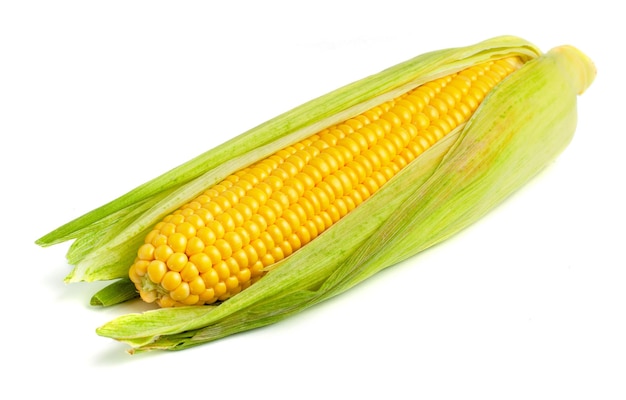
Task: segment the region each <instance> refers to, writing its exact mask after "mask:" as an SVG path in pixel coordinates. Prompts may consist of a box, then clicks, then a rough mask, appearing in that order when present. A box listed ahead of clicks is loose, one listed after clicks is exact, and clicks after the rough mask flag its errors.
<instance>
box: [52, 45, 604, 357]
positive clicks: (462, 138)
mask: <svg viewBox="0 0 626 400" xmlns="http://www.w3.org/2000/svg"><path fill="white" fill-rule="evenodd" d="M510 55H519V56H520V57H522V58H523V59H524V61H527V62H526V64H525V65H524V66H523V67H522V68H521V69H520V70H519V71H517V72H515V73H513V74H512V75H511V76H510V77H508V78H506V79H505V80H504V81H503V82H502V83H501V84H499V85H498V86H497V87H496V88H495V89H494V90H493V91H492V92H491V93H490V94H489V95H488V96H487V97H486V99H485V100H484V102H483V104H482V105H481V106H480V107H479V108H478V110H477V111H476V113H475V114H474V115H473V116H472V118H471V119H470V121H469V122H468V123H467V124H466V125H464V126H462V127H459V128H458V129H457V130H455V132H453V133H452V134H450V135H448V136H447V137H446V138H445V139H444V140H443V141H441V142H439V143H438V144H437V145H435V146H433V147H432V148H431V149H430V150H428V151H427V152H425V153H424V154H423V155H422V156H421V157H420V158H418V159H417V160H415V161H414V162H413V163H411V164H410V165H409V166H408V167H406V168H405V169H404V170H403V171H402V172H401V173H400V174H398V175H397V176H396V177H394V178H393V179H392V180H391V181H389V182H388V183H387V184H386V185H385V186H384V187H383V188H382V189H381V190H380V191H379V192H377V193H376V194H375V195H374V196H372V197H371V198H370V199H369V200H367V201H366V202H364V203H363V204H362V205H361V206H359V207H358V208H357V209H355V210H354V211H353V212H352V213H350V214H349V215H347V216H346V217H344V218H343V219H342V220H340V221H339V222H338V223H337V224H336V225H334V226H333V227H332V228H330V229H329V230H327V231H326V232H324V233H323V234H322V235H320V236H319V237H318V238H317V239H316V240H314V241H312V242H311V243H310V244H308V245H307V246H305V247H303V248H302V249H300V250H298V251H297V252H296V253H294V254H293V255H291V256H290V257H288V258H286V259H284V260H282V261H281V262H279V263H278V264H277V265H276V267H275V268H274V269H273V270H272V271H271V272H270V273H269V274H267V275H266V276H265V277H264V278H263V279H261V280H260V281H259V282H257V283H256V284H254V285H252V286H251V287H250V288H248V289H246V290H245V291H243V292H241V293H239V294H238V295H236V296H234V297H232V298H231V299H229V300H227V301H225V302H223V303H222V304H220V305H218V306H207V307H181V308H172V309H159V310H154V311H148V312H145V313H142V314H128V315H124V316H121V317H119V318H117V319H115V320H113V321H111V322H109V323H107V324H105V325H103V326H102V327H100V328H98V330H97V333H98V334H100V335H102V336H106V337H110V338H114V339H116V340H120V341H123V342H126V343H128V344H129V345H130V346H131V347H132V349H133V350H134V351H145V350H152V349H168V350H178V349H184V348H188V347H191V346H195V345H198V344H201V343H205V342H209V341H213V340H216V339H219V338H221V337H224V336H227V335H230V334H233V333H237V332H241V331H245V330H250V329H253V328H256V327H260V326H264V325H268V324H271V323H274V322H277V321H279V320H281V319H284V318H286V317H288V316H289V315H292V314H294V313H297V312H299V311H302V310H303V309H305V308H307V307H310V306H312V305H314V304H316V303H318V302H320V301H323V300H325V299H328V298H330V297H332V296H335V295H337V294H339V293H341V292H343V291H345V290H347V289H349V288H350V287H352V286H353V285H355V284H357V283H359V282H361V281H362V280H364V279H366V278H367V277H369V276H371V275H373V274H375V273H377V272H378V271H380V270H382V269H384V268H387V267H389V266H391V265H393V264H395V263H397V262H399V261H401V260H404V259H406V258H407V257H410V256H412V255H415V254H417V253H419V252H420V251H422V250H424V249H426V248H428V247H430V246H432V245H434V244H436V243H438V242H440V241H442V240H444V239H446V238H448V237H450V236H451V235H453V234H455V233H456V232H458V231H459V230H461V229H463V228H465V227H466V226H468V225H469V224H471V223H472V222H474V221H476V220H477V219H479V218H480V217H481V216H483V215H484V214H485V213H486V212H488V211H489V210H490V209H492V208H493V207H494V206H495V205H497V204H498V203H499V202H501V201H502V200H503V199H504V198H506V197H507V196H509V195H510V194H511V193H513V192H514V191H515V190H517V189H518V188H519V187H521V186H522V185H523V184H524V183H526V182H527V181H528V180H529V179H530V178H531V177H532V176H534V175H535V174H536V173H537V172H538V171H540V170H541V169H542V168H543V167H544V166H545V165H546V164H547V163H549V162H550V161H551V160H552V159H554V157H556V156H557V155H558V154H559V153H560V152H561V151H562V150H563V149H564V148H565V146H566V145H567V144H568V143H569V141H570V139H571V137H572V135H573V133H574V130H575V125H576V94H577V93H582V92H583V91H584V90H585V89H586V88H587V87H588V86H589V85H590V84H591V82H592V80H593V77H594V76H595V68H594V67H593V64H592V63H591V61H590V60H589V59H588V58H587V57H586V56H584V55H583V54H582V53H580V52H579V51H578V50H576V49H574V48H572V47H568V46H564V47H560V48H557V49H555V50H553V51H550V52H549V53H547V54H545V55H541V54H540V52H539V51H538V50H537V49H536V48H535V47H534V46H533V45H531V44H529V43H528V42H525V41H523V40H522V39H518V38H514V37H500V38H495V39H491V40H488V41H485V42H482V43H479V44H477V45H474V46H469V47H465V48H458V49H448V50H442V51H437V52H432V53H428V54H425V55H422V56H419V57H416V58H415V59H413V60H409V61H407V62H406V63H403V64H399V65H398V66H395V67H392V68H390V69H388V70H386V71H383V72H382V73H380V74H378V75H375V76H373V77H369V78H366V79H364V80H361V81H358V82H356V83H354V84H351V85H348V86H346V87H344V88H341V89H339V90H337V91H335V92H332V93H330V94H328V95H326V96H322V97H320V98H319V99H316V100H313V101H312V102H310V103H307V104H305V105H303V106H301V107H299V108H296V109H294V110H293V111H291V112H288V113H286V114H283V115H282V116H280V117H277V118H276V119H274V120H271V121H269V122H268V123H267V124H264V125H261V126H259V127H257V128H254V129H252V130H251V131H249V132H248V133H246V134H244V135H242V136H240V137H238V138H236V139H233V141H231V142H227V143H226V144H224V145H223V146H221V147H219V148H217V149H216V150H212V151H210V152H208V153H205V155H204V156H200V158H202V157H206V159H205V162H209V163H211V162H213V156H215V157H217V158H218V159H219V160H220V161H219V162H217V163H216V164H215V165H218V167H215V166H211V167H207V168H208V169H207V170H204V169H202V168H201V167H199V166H198V165H201V164H202V162H199V161H198V159H196V160H195V161H192V162H191V164H189V165H187V166H186V167H185V166H184V167H182V168H181V169H179V170H174V171H175V172H173V173H172V174H174V175H175V176H176V178H177V179H179V181H182V180H184V179H190V180H189V182H190V183H188V184H186V185H182V186H179V187H169V188H167V189H165V190H166V191H169V193H166V192H159V191H158V190H157V188H158V183H159V181H160V180H161V182H162V181H165V180H166V178H157V180H156V181H153V183H148V184H147V187H148V189H142V188H140V189H139V190H138V191H137V193H134V192H131V193H130V194H129V195H127V198H126V199H124V198H122V200H116V201H113V202H111V203H109V204H108V205H106V206H104V209H98V210H95V211H94V212H93V214H92V215H91V216H90V214H87V216H84V217H81V218H79V219H77V220H75V221H73V222H70V223H69V224H68V225H66V226H64V227H61V228H59V230H58V231H55V232H56V233H55V232H52V233H51V234H49V235H46V236H45V237H44V238H42V239H41V240H40V242H41V244H53V243H55V242H57V241H59V240H64V239H67V238H70V237H73V236H76V233H75V232H74V231H81V230H82V231H84V232H87V235H86V236H85V237H86V238H89V237H90V236H93V235H95V234H96V232H97V231H98V230H100V229H105V230H107V229H108V231H109V234H108V235H109V236H108V238H107V240H108V242H106V241H103V242H98V243H96V244H95V245H94V246H93V250H92V251H86V250H85V249H84V248H83V249H81V251H80V253H81V256H82V258H81V259H80V260H79V261H78V262H77V266H76V269H75V271H74V273H73V275H71V277H70V280H71V281H73V280H97V279H111V278H117V277H121V276H123V275H124V274H126V272H127V265H126V266H125V268H124V269H122V268H121V267H120V266H119V265H120V264H119V263H120V262H121V260H122V259H123V258H124V257H127V256H128V255H127V254H126V252H127V251H134V250H135V249H136V247H134V248H132V250H131V248H130V247H129V248H128V249H127V247H128V246H129V245H128V244H127V243H128V242H129V241H130V242H133V241H134V238H136V237H141V235H143V233H144V231H145V229H147V228H148V227H149V226H150V225H152V224H153V223H154V222H155V221H156V219H157V218H159V217H160V216H161V215H162V214H163V213H166V212H168V211H170V210H171V209H172V208H176V207H177V206H178V205H180V204H181V203H183V202H185V201H186V200H187V199H189V198H191V197H193V196H195V195H196V194H197V193H198V192H199V191H202V190H203V189H204V187H206V186H207V184H208V185H210V184H212V183H213V182H216V181H218V180H219V179H220V178H222V177H224V176H226V175H227V174H228V173H229V172H232V171H233V170H236V169H239V168H240V167H242V166H245V165H248V164H250V163H252V162H254V161H256V160H258V159H260V158H262V157H264V156H265V155H268V154H270V153H272V152H274V151H275V150H277V149H278V148H280V147H283V146H284V145H285V144H287V143H292V142H294V141H297V140H300V139H301V138H303V137H306V136H308V135H309V134H311V133H313V132H315V131H316V130H318V129H320V128H322V127H324V126H327V125H329V124H332V123H333V122H336V121H339V120H342V119H345V118H346V117H349V116H351V115H354V114H356V113H358V112H360V111H362V110H364V109H366V108H369V107H371V106H372V105H375V104H378V103H380V102H381V101H383V100H385V99H387V98H388V97H394V96H396V95H397V94H399V93H401V92H403V91H406V90H409V89H410V88H412V87H414V86H416V85H419V84H420V83H423V82H425V81H428V80H431V79H434V78H436V77H438V76H441V75H445V74H449V73H452V72H455V71H457V70H459V69H462V68H464V67H466V66H469V65H473V64H476V63H478V62H481V61H485V60H490V59H495V58H502V57H505V56H510ZM246 138H248V139H249V140H250V141H251V143H252V144H251V145H249V146H253V147H249V148H248V149H247V150H241V151H240V152H239V153H238V154H235V153H234V151H235V149H238V147H240V146H241V147H243V146H244V145H248V141H247V139H246ZM246 151H247V152H246ZM207 154H208V156H206V155H207ZM220 157H221V158H220ZM207 160H209V161H207ZM194 163H195V164H194ZM197 164H198V165H197ZM176 171H178V172H176ZM181 171H182V172H181ZM185 171H194V172H193V173H191V172H185ZM198 171H202V172H198ZM183 172H184V173H183ZM194 174H196V175H195V176H199V177H198V178H195V179H194ZM182 176H185V177H184V178H182ZM151 185H152V189H150V187H151ZM150 190H152V191H153V192H154V193H151V194H148V195H145V193H150ZM162 193H165V194H162ZM155 199H156V200H155ZM148 203H153V204H149V205H148ZM138 210H141V211H142V212H143V214H142V215H139V213H138ZM134 213H138V214H137V216H134V215H133V214H134ZM109 215H114V217H110V216H109ZM130 215H133V217H128V216H130ZM103 217H104V218H105V219H109V220H113V219H117V220H118V221H120V222H117V223H113V224H112V225H107V224H106V223H100V224H99V223H98V222H97V221H99V220H100V219H101V218H103ZM81 219H82V220H81ZM94 223H96V224H98V230H92V229H91V227H90V226H93V225H92V224H94ZM126 225H127V226H128V228H127V227H126ZM120 227H121V228H120ZM78 238H79V239H77V241H78V240H81V235H80V232H79V235H78ZM83 240H85V243H87V242H89V241H90V240H89V239H83ZM78 247H80V246H78ZM89 247H90V246H89V245H86V246H85V248H89ZM102 260H104V261H102ZM122 272H123V274H122Z"/></svg>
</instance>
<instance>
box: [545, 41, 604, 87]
mask: <svg viewBox="0 0 626 400" xmlns="http://www.w3.org/2000/svg"><path fill="white" fill-rule="evenodd" d="M549 53H552V54H553V55H554V56H557V57H558V58H559V59H561V60H563V63H562V65H563V66H564V69H565V70H567V72H568V73H570V74H571V78H572V80H571V81H572V82H574V85H575V86H574V87H575V89H576V93H578V94H583V93H584V92H585V91H586V90H587V88H588V87H589V86H591V84H592V83H593V81H594V79H595V77H596V74H597V70H596V66H595V64H594V62H593V61H592V60H591V59H590V58H589V57H588V56H587V55H586V54H585V53H583V52H582V51H580V50H579V49H577V48H576V47H574V46H570V45H563V46H558V47H555V48H553V49H552V50H550V52H549Z"/></svg>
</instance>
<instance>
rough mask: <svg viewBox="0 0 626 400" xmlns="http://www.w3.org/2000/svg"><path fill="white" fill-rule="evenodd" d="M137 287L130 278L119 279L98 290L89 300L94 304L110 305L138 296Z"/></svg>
mask: <svg viewBox="0 0 626 400" xmlns="http://www.w3.org/2000/svg"><path fill="white" fill-rule="evenodd" d="M138 296H139V294H138V293H137V288H135V284H134V283H133V282H131V280H130V279H126V278H124V279H118V280H117V281H115V282H113V283H111V284H110V285H108V286H106V287H104V288H103V289H100V290H99V291H98V292H96V293H95V294H94V295H93V296H92V297H91V300H90V302H89V304H90V305H92V306H102V307H109V306H113V305H116V304H120V303H123V302H125V301H128V300H132V299H134V298H136V297H138Z"/></svg>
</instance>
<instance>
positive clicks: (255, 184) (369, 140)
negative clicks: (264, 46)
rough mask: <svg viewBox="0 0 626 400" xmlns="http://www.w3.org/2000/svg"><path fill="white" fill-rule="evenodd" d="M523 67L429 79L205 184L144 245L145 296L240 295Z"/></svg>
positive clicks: (491, 66) (170, 301) (486, 67)
mask: <svg viewBox="0 0 626 400" xmlns="http://www.w3.org/2000/svg"><path fill="white" fill-rule="evenodd" d="M520 65H521V61H520V60H518V59H517V58H516V57H512V58H508V59H502V60H498V61H490V62H486V63H483V64H479V65H476V66H472V67H470V68H468V69H466V70H462V71H460V72H458V73H455V74H452V75H449V76H445V77H442V78H439V79H436V80H434V81H431V82H427V83H425V84H423V85H421V86H419V87H417V88H415V89H413V90H411V91H409V92H407V93H405V94H403V95H401V96H399V97H398V98H396V99H393V100H390V101H387V102H384V103H382V104H380V105H378V106H376V107H373V108H372V109H370V110H368V111H365V112H364V113H362V114H361V115H358V116H355V117H353V118H350V119H349V120H347V121H345V122H341V123H339V124H336V125H335V126H331V127H329V128H327V129H324V130H323V131H322V132H319V133H318V134H316V135H312V136H311V137H309V138H307V139H305V140H303V141H301V142H299V143H296V144H294V145H291V146H288V147H286V148H284V149H282V150H279V151H277V152H276V153H274V154H273V155H272V156H270V157H268V158H266V159H264V160H261V161H259V162H257V163H256V164H254V165H252V166H250V167H248V168H244V169H243V170H240V171H238V172H236V173H234V174H232V175H230V176H229V177H227V178H226V179H224V180H223V181H222V182H220V183H219V184H217V185H215V186H213V187H212V188H209V189H207V190H206V191H205V192H204V193H203V194H202V195H200V196H198V197H197V198H196V199H194V200H193V201H191V202H189V203H188V204H185V205H183V206H182V207H180V209H178V210H177V211H175V212H174V213H172V214H171V215H169V216H167V217H165V218H164V219H163V221H162V222H161V223H159V224H157V225H156V226H155V227H154V229H153V230H152V231H150V233H149V234H148V235H147V237H146V239H145V243H146V244H144V245H142V246H141V247H140V248H139V250H138V252H137V261H136V262H135V264H133V265H132V266H131V267H130V271H129V275H130V277H131V279H132V281H133V282H135V285H136V287H137V289H138V290H139V292H140V294H141V297H142V298H143V299H144V300H147V301H157V302H158V303H159V305H161V306H162V307H169V306H175V305H190V304H212V303H214V302H216V301H218V300H219V301H223V300H226V299H228V298H229V297H232V296H233V295H234V294H236V293H239V292H240V291H241V290H243V289H245V288H246V287H248V286H249V285H250V284H251V283H253V282H255V281H256V280H258V278H259V277H261V276H263V275H264V273H266V271H267V270H268V269H271V266H272V264H273V263H275V262H277V261H279V260H281V259H283V258H284V257H288V256H289V255H290V254H292V253H293V252H295V251H297V250H298V249H299V248H301V247H302V246H304V245H306V244H307V243H309V242H310V241H311V240H315V238H316V237H317V236H319V235H320V234H321V233H322V232H324V231H325V230H326V229H328V228H329V227H330V226H331V225H332V224H333V223H335V222H337V221H338V220H339V219H341V218H342V217H343V216H345V215H346V214H348V213H349V212H350V211H352V210H353V209H354V208H355V207H357V206H358V205H359V204H361V203H362V202H363V201H365V200H367V198H368V197H370V196H371V195H372V194H374V193H376V191H378V190H379V189H380V188H381V187H382V186H383V185H385V183H386V182H387V181H388V180H389V179H391V178H393V176H394V175H395V174H396V173H398V172H399V171H400V170H401V169H402V168H404V167H405V166H406V165H408V164H409V163H411V162H412V161H413V160H414V159H415V158H416V157H418V156H419V155H420V154H421V153H422V152H424V151H425V150H426V149H428V148H429V147H431V146H432V145H434V144H435V143H437V142H438V141H439V140H441V139H442V138H443V137H444V136H446V135H447V134H448V133H450V132H451V131H452V130H454V129H455V128H457V127H458V126H459V125H462V124H464V123H465V122H466V121H467V120H468V119H469V118H470V116H471V115H472V112H473V111H474V110H475V109H476V108H477V107H478V105H479V104H480V102H481V101H482V100H483V99H484V98H485V96H486V95H487V94H488V93H489V91H490V90H491V89H492V88H493V87H494V86H495V85H496V84H497V83H498V82H499V81H501V80H502V79H504V78H505V77H506V76H507V75H508V74H510V73H511V72H513V71H514V70H516V69H517V68H518V67H519V66H520ZM155 243H158V246H157V247H155ZM146 263H148V264H146ZM146 265H147V266H146Z"/></svg>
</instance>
